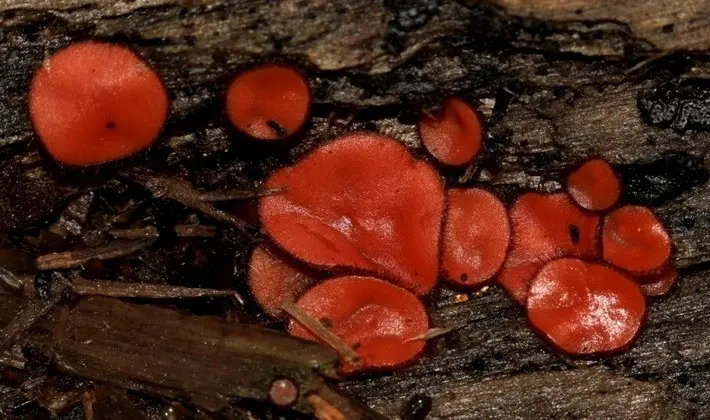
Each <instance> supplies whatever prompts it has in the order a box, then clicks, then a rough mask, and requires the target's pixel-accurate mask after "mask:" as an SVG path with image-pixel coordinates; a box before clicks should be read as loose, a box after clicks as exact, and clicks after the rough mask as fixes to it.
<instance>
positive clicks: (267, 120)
mask: <svg viewBox="0 0 710 420" xmlns="http://www.w3.org/2000/svg"><path fill="white" fill-rule="evenodd" d="M226 101H227V103H226V105H227V117H229V120H230V121H231V122H232V124H233V125H234V126H235V127H236V128H237V129H238V130H239V131H241V132H243V133H245V134H247V135H249V136H251V137H254V138H256V139H259V140H280V139H283V138H286V137H288V136H290V135H291V134H293V133H295V132H297V131H298V130H299V129H300V128H301V127H302V126H303V124H304V123H305V121H306V117H307V116H308V109H309V108H310V105H311V91H310V88H309V87H308V82H307V81H306V79H305V78H304V77H303V76H302V75H301V73H299V72H298V71H297V70H295V69H293V68H292V67H289V66H285V65H281V64H267V65H263V66H260V67H257V68H255V69H252V70H249V71H246V72H244V73H242V74H240V75H239V76H237V77H236V78H235V79H234V81H232V83H231V84H230V85H229V88H228V89H227V99H226Z"/></svg>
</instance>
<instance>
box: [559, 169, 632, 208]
mask: <svg viewBox="0 0 710 420" xmlns="http://www.w3.org/2000/svg"><path fill="white" fill-rule="evenodd" d="M567 191H568V192H569V195H570V196H571V197H572V199H573V200H574V201H575V202H577V204H579V205H580V206H582V207H583V208H585V209H587V210H594V211H599V210H606V209H608V208H609V207H611V206H613V205H614V204H616V202H617V201H618V200H619V197H620V196H621V181H620V180H619V177H618V176H617V175H616V172H615V171H614V168H613V167H612V166H611V165H610V164H609V163H608V162H607V161H605V160H603V159H599V158H594V159H589V160H587V161H585V162H584V163H582V164H581V165H580V166H579V167H578V168H577V169H575V170H574V171H573V172H572V173H571V174H570V175H569V177H567Z"/></svg>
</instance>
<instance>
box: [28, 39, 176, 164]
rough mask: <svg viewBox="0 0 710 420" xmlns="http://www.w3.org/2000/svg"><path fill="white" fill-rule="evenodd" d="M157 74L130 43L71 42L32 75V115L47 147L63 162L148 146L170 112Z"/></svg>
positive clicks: (106, 157) (94, 160)
mask: <svg viewBox="0 0 710 420" xmlns="http://www.w3.org/2000/svg"><path fill="white" fill-rule="evenodd" d="M168 106H169V100H168V94H167V92H166V90H165V87H164V86H163V83H162V82H161V80H160V78H159V77H158V75H157V74H156V73H155V72H154V71H153V70H152V69H151V68H150V67H149V66H148V65H147V64H146V63H145V62H144V61H143V60H142V59H141V58H140V57H139V56H138V55H136V53H134V52H133V51H132V50H131V49H129V48H127V47H125V46H121V45H116V44H111V43H105V42H96V41H86V42H79V43H76V44H72V45H70V46H68V47H66V48H64V49H63V50H60V51H59V52H57V53H56V54H54V55H53V56H51V57H49V58H48V59H46V60H45V62H44V63H43V64H42V67H41V68H40V69H39V70H38V71H37V73H36V74H35V76H34V79H33V80H32V85H31V87H30V92H29V107H30V117H31V119H32V123H33V125H34V128H35V131H36V132H37V135H38V136H39V139H40V141H41V142H42V144H43V145H44V148H45V149H46V150H47V152H48V153H49V154H50V155H51V156H52V157H53V158H54V159H55V160H57V161H58V162H60V163H63V164H67V165H77V166H82V165H93V164H98V163H102V162H108V161H113V160H117V159H121V158H123V157H126V156H129V155H131V154H134V153H136V152H139V151H141V150H143V149H146V148H147V147H149V146H150V145H151V144H152V143H153V142H154V141H155V140H156V138H157V137H158V135H159V133H160V131H161V129H162V127H163V124H164V123H165V120H166V118H167V114H168Z"/></svg>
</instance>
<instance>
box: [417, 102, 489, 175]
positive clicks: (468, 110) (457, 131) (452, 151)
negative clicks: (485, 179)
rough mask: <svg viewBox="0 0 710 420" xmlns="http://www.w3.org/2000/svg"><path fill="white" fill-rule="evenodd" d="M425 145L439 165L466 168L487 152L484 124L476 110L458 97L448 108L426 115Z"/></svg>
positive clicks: (422, 126)
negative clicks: (482, 153) (484, 140)
mask: <svg viewBox="0 0 710 420" xmlns="http://www.w3.org/2000/svg"><path fill="white" fill-rule="evenodd" d="M419 134H420V136H421V140H422V144H423V145H424V147H425V148H426V149H427V151H429V153H431V155H432V156H434V158H436V160H438V161H439V162H441V163H443V164H445V165H450V166H461V165H465V164H467V163H469V162H471V160H473V158H475V157H476V156H478V155H479V154H480V153H481V151H483V123H482V121H481V118H480V117H479V115H478V113H477V112H476V111H475V109H474V108H473V107H472V106H471V105H469V104H468V103H466V102H464V101H463V100H461V99H458V98H451V99H448V100H447V101H446V102H444V108H443V110H441V111H438V112H435V113H433V114H432V115H424V116H423V117H422V119H421V121H420V123H419Z"/></svg>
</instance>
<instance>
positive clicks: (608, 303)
mask: <svg viewBox="0 0 710 420" xmlns="http://www.w3.org/2000/svg"><path fill="white" fill-rule="evenodd" d="M527 312H528V320H529V322H530V324H531V325H532V327H533V329H535V330H536V331H537V332H538V333H539V334H540V335H541V336H543V337H544V338H545V339H546V340H548V341H549V342H550V343H551V344H552V345H553V346H554V347H555V348H557V349H559V350H560V351H562V352H564V353H567V354H570V355H573V356H590V355H596V354H609V353H615V352H618V351H620V350H623V349H625V348H627V347H629V346H630V345H631V343H632V342H633V340H634V339H635V338H636V336H637V335H638V333H639V331H640V329H641V326H642V324H643V322H644V319H645V315H646V300H645V298H644V295H643V293H642V292H641V289H640V288H639V286H638V285H637V284H636V283H635V282H634V281H633V280H631V279H630V278H628V277H626V276H625V275H623V274H621V273H620V272H618V271H616V270H614V269H612V268H609V267H606V266H604V265H601V264H597V263H592V262H587V261H582V260H580V259H576V258H560V259H557V260H554V261H551V262H549V263H547V264H545V266H544V267H543V268H542V269H541V270H540V271H539V272H538V273H537V275H536V276H535V278H534V279H533V281H532V282H531V284H530V290H529V293H528V300H527Z"/></svg>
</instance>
